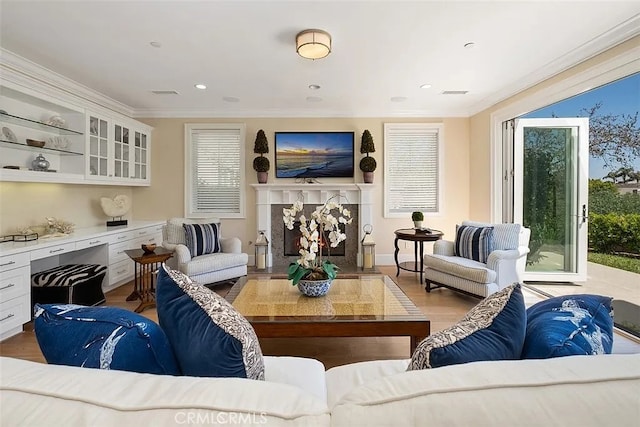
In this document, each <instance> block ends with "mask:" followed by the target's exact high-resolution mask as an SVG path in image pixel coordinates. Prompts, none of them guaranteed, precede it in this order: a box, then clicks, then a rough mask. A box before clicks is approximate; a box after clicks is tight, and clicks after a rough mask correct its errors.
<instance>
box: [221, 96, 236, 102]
mask: <svg viewBox="0 0 640 427" xmlns="http://www.w3.org/2000/svg"><path fill="white" fill-rule="evenodd" d="M222 100H223V101H225V102H240V98H236V97H235V96H223V97H222Z"/></svg>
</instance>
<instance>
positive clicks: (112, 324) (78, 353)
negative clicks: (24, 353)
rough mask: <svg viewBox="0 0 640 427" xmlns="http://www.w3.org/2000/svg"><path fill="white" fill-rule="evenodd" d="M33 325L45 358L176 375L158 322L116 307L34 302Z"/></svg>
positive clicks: (99, 366) (168, 345)
mask: <svg viewBox="0 0 640 427" xmlns="http://www.w3.org/2000/svg"><path fill="white" fill-rule="evenodd" d="M34 317H35V319H34V330H35V333H36V339H37V340H38V344H39V345H40V350H42V354H43V355H44V357H45V359H46V360H47V363H50V364H53V365H69V366H81V367H85V368H98V369H113V370H121V371H131V372H142V373H149V374H162V375H180V370H179V368H178V363H177V361H176V358H175V356H174V355H173V350H172V349H171V344H170V343H169V341H168V340H167V337H166V335H165V334H164V332H163V331H162V329H160V327H159V326H158V325H157V324H156V323H155V322H154V321H152V320H150V319H148V318H146V317H144V316H141V315H139V314H137V313H134V312H131V311H128V310H125V309H122V308H117V307H107V306H102V307H86V306H82V305H75V304H36V305H35V307H34Z"/></svg>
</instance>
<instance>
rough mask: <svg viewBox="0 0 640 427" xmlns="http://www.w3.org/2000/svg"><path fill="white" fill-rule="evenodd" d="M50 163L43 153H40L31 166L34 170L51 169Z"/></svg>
mask: <svg viewBox="0 0 640 427" xmlns="http://www.w3.org/2000/svg"><path fill="white" fill-rule="evenodd" d="M49 165H50V163H49V161H48V160H47V159H45V158H44V156H43V155H42V154H38V155H37V156H36V158H35V159H33V161H32V162H31V168H32V169H33V170H34V171H47V170H49Z"/></svg>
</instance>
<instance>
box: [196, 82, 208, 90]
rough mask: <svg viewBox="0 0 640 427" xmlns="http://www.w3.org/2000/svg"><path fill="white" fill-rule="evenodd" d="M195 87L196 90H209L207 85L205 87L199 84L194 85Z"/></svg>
mask: <svg viewBox="0 0 640 427" xmlns="http://www.w3.org/2000/svg"><path fill="white" fill-rule="evenodd" d="M193 87H195V88H196V89H200V90H205V89H206V88H207V85H204V84H202V83H198V84H195V85H193Z"/></svg>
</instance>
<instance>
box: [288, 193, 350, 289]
mask: <svg viewBox="0 0 640 427" xmlns="http://www.w3.org/2000/svg"><path fill="white" fill-rule="evenodd" d="M336 197H339V196H333V197H331V198H329V200H327V201H326V202H325V204H324V205H322V206H318V207H317V208H316V209H315V210H314V211H313V213H312V214H311V218H310V219H307V217H306V216H305V215H304V213H300V215H299V216H298V218H297V221H300V233H301V234H302V237H301V238H300V246H301V248H300V258H299V259H298V260H297V261H296V262H292V263H291V264H290V265H289V269H288V270H287V277H288V278H289V279H290V280H291V284H292V285H293V286H296V285H298V290H300V292H302V293H303V294H304V295H307V296H312V297H316V296H322V295H325V294H326V293H327V292H328V291H329V287H330V286H331V282H332V281H333V279H335V278H336V275H337V274H338V266H336V265H335V264H334V263H332V262H331V261H330V260H325V261H323V260H322V246H323V245H326V244H327V243H329V246H330V247H332V248H335V247H337V246H338V244H340V242H342V241H343V240H346V238H347V236H346V234H344V233H343V232H342V230H340V224H350V223H351V221H352V218H351V212H349V210H348V209H345V208H344V207H343V206H342V205H341V204H339V203H336V202H335V201H334V199H335V198H336ZM303 207H304V205H303V203H302V202H301V201H299V200H298V201H296V202H295V203H294V204H293V206H291V208H290V209H286V208H284V209H282V213H283V220H284V224H285V226H286V227H287V228H288V229H289V230H293V227H294V224H295V221H296V215H297V214H298V213H299V212H302V210H303ZM334 210H335V211H337V214H336V215H334V214H332V211H334ZM327 233H328V238H327Z"/></svg>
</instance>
